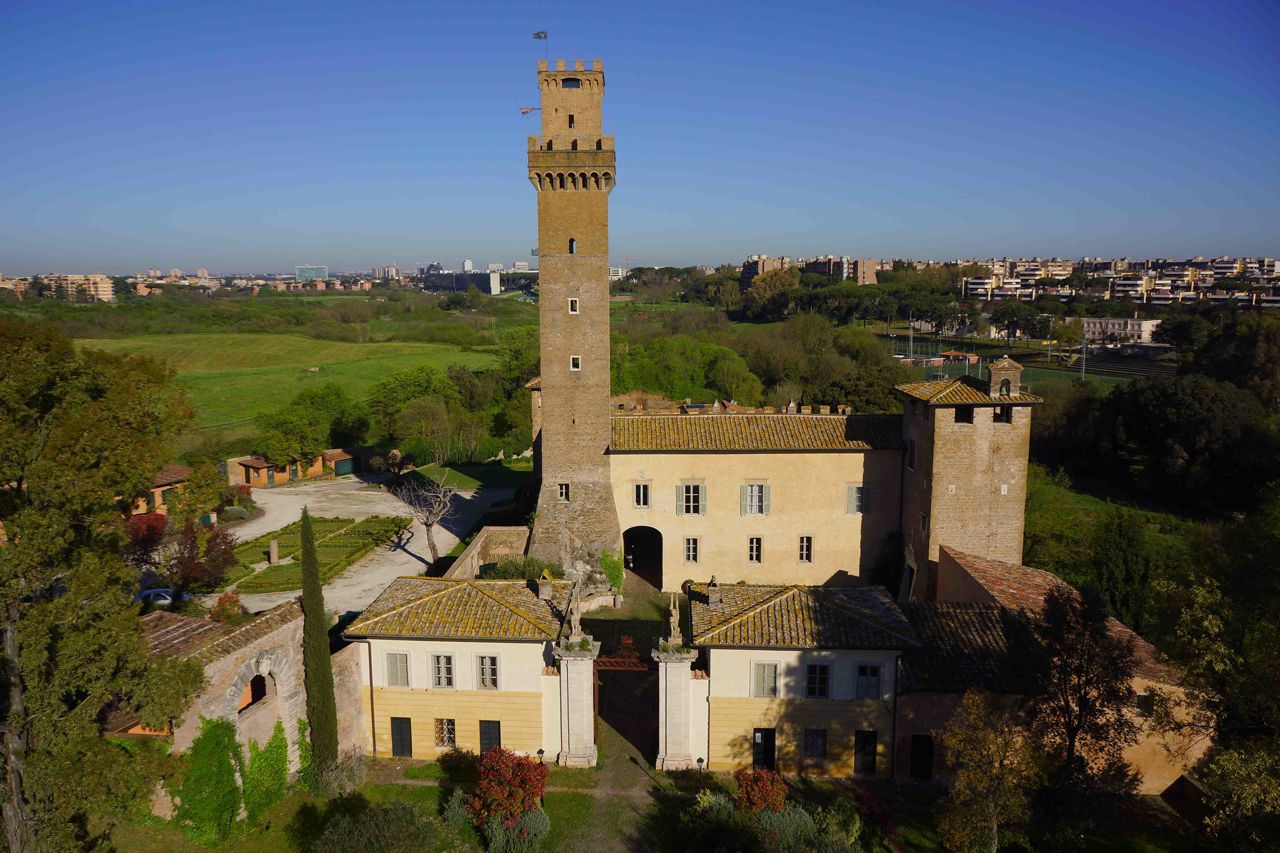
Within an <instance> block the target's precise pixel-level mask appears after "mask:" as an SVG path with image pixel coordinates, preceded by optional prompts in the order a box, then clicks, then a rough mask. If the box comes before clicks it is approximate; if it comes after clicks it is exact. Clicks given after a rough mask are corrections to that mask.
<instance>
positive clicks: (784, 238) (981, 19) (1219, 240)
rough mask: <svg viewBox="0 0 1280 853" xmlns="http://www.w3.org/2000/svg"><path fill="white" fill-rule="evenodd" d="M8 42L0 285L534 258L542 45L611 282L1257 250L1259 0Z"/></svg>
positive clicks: (208, 11) (1267, 192)
mask: <svg viewBox="0 0 1280 853" xmlns="http://www.w3.org/2000/svg"><path fill="white" fill-rule="evenodd" d="M729 12H732V14H729ZM300 21H305V23H306V26H299V22H300ZM0 27H3V28H4V31H5V32H6V33H7V34H8V35H9V37H10V38H9V40H8V45H9V47H8V49H7V50H6V51H5V52H4V53H3V54H2V55H0V73H2V74H3V76H4V79H5V80H6V82H7V83H8V85H7V86H5V87H3V89H0V115H3V116H4V122H5V132H4V133H3V134H2V135H0V234H3V235H4V239H3V240H0V273H3V274H6V275H22V274H29V273H35V272H42V271H52V270H62V271H68V272H71V271H83V272H91V271H94V272H96V271H104V270H109V271H112V272H126V271H128V272H136V271H141V270H145V269H148V268H150V267H159V268H162V269H169V268H172V267H181V268H183V269H195V268H197V267H206V268H209V269H210V270H214V269H215V268H217V269H220V270H227V271H253V270H256V271H264V272H265V271H272V270H275V271H280V272H286V271H289V270H291V269H293V267H295V266H297V265H302V264H310V263H316V264H327V265H328V266H329V268H330V269H331V270H335V271H337V270H358V269H371V268H373V267H374V266H379V265H386V264H387V263H389V262H393V261H396V262H398V263H400V264H401V265H402V268H406V269H408V268H416V267H417V265H418V264H419V263H420V262H422V263H429V262H430V260H435V259H440V258H446V257H447V258H457V259H459V260H460V259H463V258H471V259H473V260H474V261H475V262H476V264H477V268H478V269H483V268H484V265H485V264H487V263H488V262H492V261H499V260H500V261H501V262H503V263H511V262H512V261H513V260H515V259H519V258H528V257H529V249H530V247H531V246H532V245H533V244H534V237H535V234H534V224H533V223H534V217H533V209H534V202H535V199H534V193H533V192H532V190H531V188H530V187H529V186H528V184H527V181H526V178H525V166H524V147H525V140H524V137H525V136H527V135H529V134H532V133H536V132H537V120H536V117H534V118H532V119H530V118H528V117H522V116H521V115H520V112H519V108H520V107H524V106H529V105H531V104H533V103H535V102H536V98H537V92H536V90H535V88H534V87H533V86H532V84H531V83H530V81H531V79H532V71H533V67H534V64H535V62H536V60H537V59H540V58H542V56H543V52H542V51H543V47H544V45H545V46H546V47H547V48H548V49H549V52H550V55H551V57H552V58H557V57H563V58H568V59H574V58H584V59H588V60H589V59H593V58H596V57H599V58H602V59H604V61H605V68H606V73H607V74H608V78H609V94H608V96H607V98H606V101H605V120H606V122H607V124H608V125H609V126H610V127H611V128H612V130H613V132H614V133H616V134H617V136H618V138H619V139H620V140H623V141H624V142H623V144H622V145H621V147H620V149H619V152H618V158H619V167H620V170H621V171H622V174H623V178H622V179H621V181H620V183H619V185H618V188H617V191H616V192H615V194H614V196H613V198H612V199H611V222H610V226H611V240H612V243H611V259H612V261H613V262H614V263H615V264H620V263H623V262H624V259H626V258H628V257H629V258H630V259H631V263H632V264H633V265H644V266H656V265H664V264H672V265H691V264H695V263H718V262H721V261H725V262H739V261H741V260H742V259H743V258H745V257H747V256H749V255H751V254H755V253H760V252H767V253H769V254H790V255H794V256H813V255H819V254H826V253H828V252H837V253H841V254H848V255H851V256H855V257H879V258H890V257H922V258H923V257H928V258H937V259H944V258H955V257H967V256H975V257H981V256H992V255H998V256H1005V255H1012V256H1015V257H1017V256H1025V257H1032V256H1036V255H1039V256H1042V257H1053V256H1060V257H1077V258H1078V257H1081V256H1084V255H1091V256H1092V255H1102V256H1114V257H1120V256H1129V257H1193V256H1195V255H1204V256H1206V257H1210V256H1215V255H1221V254H1228V255H1233V256H1241V255H1245V256H1255V255H1274V254H1276V253H1277V252H1280V237H1278V236H1277V233H1276V227H1275V222H1276V221H1280V158H1277V157H1276V155H1275V153H1274V140H1275V139H1276V138H1277V135H1278V132H1280V110H1277V109H1276V105H1277V103H1278V102H1280V97H1278V96H1280V52H1277V51H1276V50H1275V49H1274V36H1275V33H1277V32H1280V8H1277V6H1276V5H1275V4H1274V3H1268V2H1250V1H1249V0H1237V2H1227V3H1219V4H1212V5H1207V4H1189V3H1188V4H1180V3H1175V4H1164V5H1161V6H1160V7H1158V8H1154V9H1153V8H1152V7H1150V6H1149V4H1144V3H1134V2H1126V0H1116V2H1108V3H1105V4H1104V3H1101V2H1067V3H1060V4H1054V5H1053V6H1052V7H1044V8H1040V7H1033V6H1031V5H1029V4H1028V5H1010V6H998V5H996V6H982V7H972V8H961V7H960V6H959V5H958V4H950V3H941V2H938V3H924V4H896V5H893V6H891V7H884V6H880V5H875V4H866V5H860V6H855V5H849V4H846V3H837V2H816V3H810V4H806V5H805V6H804V7H803V8H797V7H795V6H785V7H784V6H779V5H777V4H757V3H751V2H745V3H734V4H717V3H710V4H703V5H696V6H690V5H689V4H674V3H664V2H658V3H655V4H651V5H649V6H646V7H644V8H638V7H623V6H613V5H609V6H607V7H592V8H589V9H583V8H582V7H581V6H580V5H579V4H564V5H562V6H561V5H552V6H547V7H545V8H544V7H538V8H534V7H530V6H528V5H527V4H518V3H514V2H512V3H498V4H485V5H484V6H480V5H472V6H461V7H457V6H445V7H438V8H437V7H424V6H421V5H416V4H406V3H387V4H377V3H375V4H374V5H373V6H369V5H367V4H366V5H361V6H359V7H350V8H348V9H345V10H334V9H329V8H318V7H315V6H313V5H311V4H302V3H280V4H271V5H269V6H266V7H261V8H258V7H254V8H249V7H244V8H237V7H230V8H221V7H220V8H214V7H211V6H209V5H207V4H198V3H193V2H175V3H171V4H164V5H161V6H156V5H155V4H144V3H133V2H118V3H111V4H102V5H89V4H83V3H69V2H61V0H48V2H42V3H37V4H5V5H4V6H3V8H0ZM544 29H545V30H547V31H548V32H549V36H550V38H549V41H548V42H545V43H544V42H541V41H533V40H532V39H531V38H530V36H531V34H532V33H533V32H534V31H537V30H544ZM179 45H200V46H201V49H200V50H198V51H194V52H193V51H185V50H176V51H175V50H168V49H165V50H163V51H162V50H161V48H166V47H173V46H179ZM372 45H376V46H377V49H371V47H370V46H372ZM55 57H56V61H51V60H52V59H53V58H55ZM623 166H625V169H623V168H622V167H623ZM396 259H399V260H398V261H397V260H396ZM423 259H428V260H423ZM455 263H456V262H455V261H450V262H448V265H450V266H452V265H453V264H455Z"/></svg>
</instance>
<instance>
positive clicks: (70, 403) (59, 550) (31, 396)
mask: <svg viewBox="0 0 1280 853" xmlns="http://www.w3.org/2000/svg"><path fill="white" fill-rule="evenodd" d="M171 379H172V372H171V371H170V370H169V369H167V368H166V367H164V366H162V365H161V364H159V363H158V362H155V361H153V360H150V359H146V358H141V357H137V356H117V355H109V354H107V353H103V352H98V351H94V350H83V351H80V352H77V351H76V350H75V349H74V348H73V346H72V344H71V341H69V340H68V339H66V338H64V337H63V336H61V335H60V334H58V333H56V332H54V331H53V330H52V329H49V328H47V327H44V326H40V325H35V324H18V323H12V322H8V321H2V320H0V484H3V485H0V529H2V530H3V537H0V613H2V614H3V624H2V625H0V633H2V635H3V665H4V670H5V671H4V685H5V691H6V697H5V698H6V711H7V719H6V725H5V727H4V732H3V736H2V740H0V760H2V761H3V772H4V775H5V789H6V792H7V794H6V797H5V801H4V804H3V806H0V811H2V812H3V815H4V823H5V832H6V837H7V841H8V847H9V849H10V850H11V851H15V853H21V851H28V850H33V849H39V850H79V849H82V848H83V847H85V846H86V845H90V844H92V843H95V840H101V835H102V833H104V832H106V831H109V829H110V826H111V824H112V822H113V820H114V819H116V817H117V816H118V815H120V814H121V813H122V812H123V806H124V803H125V802H126V801H127V800H128V799H130V798H132V797H134V796H136V795H137V793H138V792H137V791H136V790H135V789H133V788H131V787H130V783H129V781H128V780H129V779H130V777H131V774H130V773H129V771H128V769H127V768H128V766H129V761H128V758H127V756H126V755H125V753H124V752H123V750H121V749H120V748H119V747H117V746H116V745H114V744H113V743H111V742H109V741H108V740H106V738H105V737H103V724H102V720H103V718H104V717H105V713H106V711H107V710H108V709H110V708H113V707H117V708H119V707H124V708H133V709H136V710H137V711H138V712H139V713H140V715H141V717H142V721H143V722H144V723H146V724H148V725H152V726H156V727H162V726H164V725H167V724H168V723H169V722H170V721H171V720H172V718H174V717H176V716H178V715H179V714H180V713H181V712H182V709H183V708H184V707H185V705H186V702H187V700H188V698H189V696H190V694H191V692H193V691H194V689H195V688H196V687H197V685H198V684H199V680H200V672H199V669H198V667H194V666H193V665H191V664H182V663H175V662H173V661H169V660H163V659H155V658H152V657H151V656H149V655H148V654H147V650H146V648H145V646H144V644H143V642H142V639H141V627H140V624H139V620H138V608H137V605H136V604H135V603H134V600H133V597H134V592H135V591H136V589H137V570H136V569H135V568H133V567H131V566H129V565H127V564H126V563H125V562H124V560H123V559H122V558H121V553H122V550H123V548H124V546H125V544H126V541H127V535H126V532H125V525H124V523H123V517H122V514H121V511H120V507H119V504H118V500H119V499H120V498H122V497H123V498H124V499H125V500H126V501H130V502H131V501H132V500H133V498H134V497H136V496H138V495H142V494H145V492H146V490H147V489H148V488H149V487H150V485H151V478H152V475H154V473H155V471H157V470H158V469H159V468H160V466H161V464H162V463H163V462H165V461H167V459H168V458H169V454H170V453H171V446H172V441H173V438H174V436H175V434H176V432H177V430H178V429H179V428H180V426H181V425H182V424H183V423H184V422H185V420H186V418H187V417H188V416H189V412H188V410H187V407H186V406H185V404H184V403H183V401H182V397H181V392H180V391H179V390H178V389H177V388H175V387H174V386H173V385H172V384H171Z"/></svg>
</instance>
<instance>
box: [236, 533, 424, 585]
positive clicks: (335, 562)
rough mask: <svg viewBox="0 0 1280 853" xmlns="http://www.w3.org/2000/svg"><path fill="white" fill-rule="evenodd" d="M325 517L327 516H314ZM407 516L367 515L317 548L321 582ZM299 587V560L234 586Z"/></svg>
mask: <svg viewBox="0 0 1280 853" xmlns="http://www.w3.org/2000/svg"><path fill="white" fill-rule="evenodd" d="M320 520H327V519H317V521H320ZM409 523H410V519H408V518H403V517H400V516H394V517H386V516H380V515H374V516H370V517H369V518H366V519H363V520H362V521H359V522H357V523H356V524H353V525H351V526H350V527H347V528H345V529H341V533H340V534H338V535H332V536H330V537H328V538H326V539H325V540H324V541H323V545H322V546H320V547H318V548H317V549H316V556H317V558H318V559H319V561H320V583H322V584H325V583H328V582H329V581H330V580H331V579H333V578H334V577H336V576H337V575H338V573H339V572H341V571H343V570H344V569H346V568H348V567H349V566H351V565H352V564H353V563H355V562H356V561H357V560H359V559H360V558H362V557H364V556H365V555H366V554H368V553H369V552H370V551H372V550H373V549H374V548H377V547H378V546H379V545H382V544H383V543H385V542H387V541H388V540H390V539H391V537H393V536H395V535H396V533H398V532H399V531H400V530H403V529H404V528H406V527H408V526H409ZM301 587H302V565H301V563H290V564H288V565H281V566H268V567H267V568H265V569H263V570H262V571H260V572H257V573H256V574H254V575H253V577H249V578H245V579H244V580H243V581H242V582H241V583H240V585H239V587H237V588H238V589H239V590H240V591H241V592H245V593H256V592H288V591H290V590H294V589H300V588H301Z"/></svg>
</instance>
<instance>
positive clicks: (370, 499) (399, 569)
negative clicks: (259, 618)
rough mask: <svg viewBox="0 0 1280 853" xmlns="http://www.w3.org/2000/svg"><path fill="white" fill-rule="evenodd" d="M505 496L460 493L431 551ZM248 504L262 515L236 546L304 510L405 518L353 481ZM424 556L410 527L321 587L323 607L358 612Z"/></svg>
mask: <svg viewBox="0 0 1280 853" xmlns="http://www.w3.org/2000/svg"><path fill="white" fill-rule="evenodd" d="M511 494H512V492H511V490H509V489H475V490H474V491H470V492H460V493H459V494H458V495H457V496H456V497H455V499H454V510H453V514H452V515H450V517H449V518H447V519H445V521H444V522H443V523H442V524H438V525H436V533H435V537H436V546H437V547H438V548H439V550H440V553H441V554H442V555H443V554H447V553H448V552H449V550H450V549H451V548H453V546H454V545H456V544H457V543H458V540H459V539H460V538H461V537H463V536H466V535H467V533H468V532H470V530H471V528H472V527H473V526H474V525H475V523H476V522H477V521H478V520H479V519H480V518H481V516H483V514H484V512H485V510H487V509H488V508H489V507H490V506H492V505H493V504H495V503H497V502H499V501H502V500H506V499H507V498H509V497H511ZM254 500H256V501H257V503H258V506H260V507H261V508H262V510H263V513H262V515H261V516H259V517H257V518H254V519H253V520H251V521H249V522H248V523H246V524H244V525H242V526H241V527H239V528H237V529H236V531H235V532H236V538H238V539H239V540H240V541H241V542H245V541H248V540H249V539H253V538H254V537H256V536H260V535H262V534H264V533H270V532H271V531H273V530H279V529H280V528H282V527H284V526H285V525H287V524H292V523H293V522H295V521H297V520H298V519H299V518H301V517H302V508H303V507H304V506H305V507H307V509H308V510H309V511H310V512H311V514H312V515H314V516H328V517H335V518H353V519H355V520H357V521H359V520H360V519H362V518H367V517H369V516H371V515H402V516H408V515H410V513H409V511H408V509H407V507H405V505H404V503H403V502H402V501H401V500H400V499H399V498H397V497H396V496H395V495H393V494H391V493H390V492H387V491H385V490H383V489H381V488H379V487H377V486H371V485H369V484H367V483H363V482H361V481H359V480H356V479H354V478H351V479H341V480H324V481H321V482H315V483H299V484H297V485H288V486H280V487H279V488H275V489H259V490H255V491H254ZM430 555H431V551H430V549H429V548H428V547H427V535H426V531H425V530H424V529H423V527H422V525H421V524H419V523H417V522H414V523H413V524H412V525H411V526H410V527H409V531H408V536H407V538H406V539H405V540H403V541H402V542H400V543H399V544H397V545H395V546H394V547H391V548H378V549H376V550H374V551H372V552H371V553H369V554H368V555H367V556H365V557H364V558H363V559H361V560H360V561H359V562H357V563H356V564H354V565H352V566H350V567H349V568H347V569H346V570H345V571H344V572H342V573H341V574H340V575H338V576H337V577H336V578H334V579H332V580H331V581H329V583H328V584H326V585H325V588H324V600H325V606H326V607H327V608H328V609H329V610H333V611H338V612H345V611H360V610H364V609H365V608H366V607H368V606H369V603H370V602H371V601H373V600H374V599H375V598H377V596H378V593H380V592H382V590H384V589H386V587H387V584H389V583H391V581H392V580H394V579H395V578H398V577H401V576H403V575H420V574H422V573H423V572H424V571H426V569H427V567H428V565H429V563H430ZM298 595H299V593H298V592H297V591H289V592H271V593H259V594H256V595H244V596H242V597H241V599H240V600H241V603H242V604H243V605H244V606H245V607H246V608H248V609H249V610H250V611H254V612H257V611H261V610H266V609H267V608H270V607H274V606H276V605H277V604H280V603H281V602H285V601H289V600H291V599H294V598H296V597H297V596H298ZM216 600H217V595H211V596H208V597H207V599H206V602H205V603H206V604H212V603H213V602H214V601H216Z"/></svg>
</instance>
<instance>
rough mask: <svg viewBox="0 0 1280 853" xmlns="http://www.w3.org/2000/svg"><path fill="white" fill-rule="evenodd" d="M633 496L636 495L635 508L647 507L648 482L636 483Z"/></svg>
mask: <svg viewBox="0 0 1280 853" xmlns="http://www.w3.org/2000/svg"><path fill="white" fill-rule="evenodd" d="M635 496H636V509H648V508H649V484H648V483H636V484H635Z"/></svg>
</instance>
